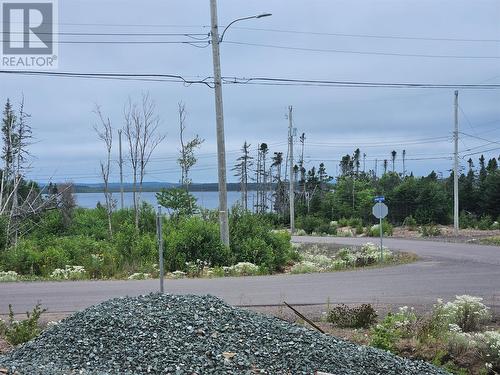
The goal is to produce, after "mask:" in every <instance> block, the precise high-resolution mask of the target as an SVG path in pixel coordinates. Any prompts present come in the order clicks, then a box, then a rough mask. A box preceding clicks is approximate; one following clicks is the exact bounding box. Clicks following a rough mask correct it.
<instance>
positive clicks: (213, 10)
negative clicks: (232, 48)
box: [210, 0, 229, 246]
mask: <svg viewBox="0 0 500 375" xmlns="http://www.w3.org/2000/svg"><path fill="white" fill-rule="evenodd" d="M210 22H211V33H210V34H211V37H212V58H213V65H214V86H215V87H214V91H215V116H216V127H217V162H218V172H219V223H220V237H221V240H222V242H223V243H224V244H225V245H226V246H229V220H228V212H227V185H226V145H225V140H224V112H223V106H222V78H221V67H220V50H219V43H220V39H219V30H218V27H219V26H218V21H217V2H216V0H210Z"/></svg>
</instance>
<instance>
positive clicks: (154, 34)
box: [0, 31, 210, 39]
mask: <svg viewBox="0 0 500 375" xmlns="http://www.w3.org/2000/svg"><path fill="white" fill-rule="evenodd" d="M30 33H31V32H24V31H0V34H4V35H5V34H7V35H12V34H17V35H30ZM37 35H58V36H127V37H130V36H134V37H143V36H147V37H160V36H161V37H170V36H185V37H189V38H191V37H197V36H203V37H204V38H205V39H208V38H209V37H210V34H209V33H149V32H146V33H130V32H112V33H111V32H106V33H102V32H67V31H61V32H37Z"/></svg>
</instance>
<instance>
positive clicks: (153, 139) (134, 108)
mask: <svg viewBox="0 0 500 375" xmlns="http://www.w3.org/2000/svg"><path fill="white" fill-rule="evenodd" d="M159 125H160V118H159V117H158V115H157V114H156V107H155V104H154V102H153V100H152V99H151V97H150V95H149V94H148V93H145V94H143V95H142V100H141V103H140V105H138V104H136V103H133V102H132V100H131V99H129V101H128V104H127V105H126V106H125V136H126V137H127V140H128V145H129V155H130V164H131V166H132V178H133V199H134V211H135V227H136V229H137V230H138V229H139V203H140V199H141V193H142V184H143V182H144V176H145V174H146V167H147V165H148V163H149V160H150V158H151V154H152V153H153V151H154V150H155V149H156V147H157V146H158V145H159V144H160V143H161V142H162V141H163V140H164V139H165V136H164V135H161V134H159V133H158V131H159Z"/></svg>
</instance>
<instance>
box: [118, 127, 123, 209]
mask: <svg viewBox="0 0 500 375" xmlns="http://www.w3.org/2000/svg"><path fill="white" fill-rule="evenodd" d="M118 146H119V147H118V149H119V152H120V158H119V160H118V164H119V165H120V208H121V209H122V210H123V158H122V130H121V129H118Z"/></svg>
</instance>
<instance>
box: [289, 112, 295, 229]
mask: <svg viewBox="0 0 500 375" xmlns="http://www.w3.org/2000/svg"><path fill="white" fill-rule="evenodd" d="M288 147H289V152H288V155H289V156H290V232H291V233H292V234H293V233H295V192H294V186H293V121H292V106H289V107H288Z"/></svg>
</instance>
